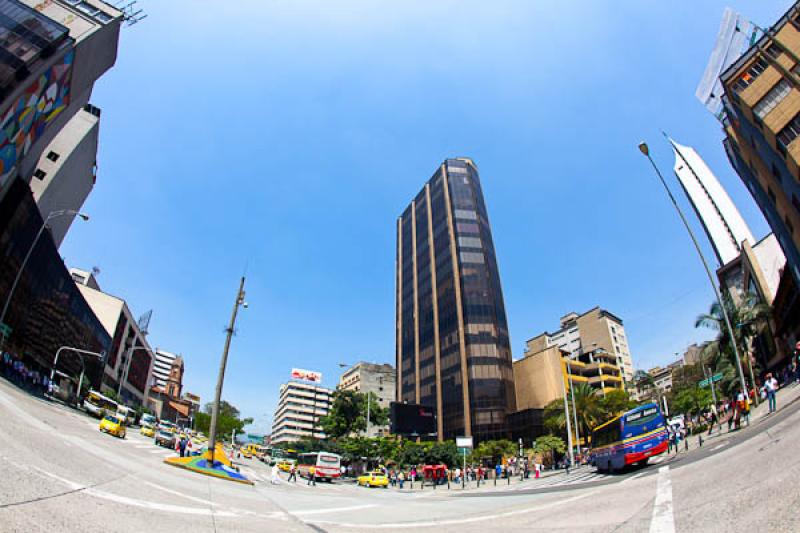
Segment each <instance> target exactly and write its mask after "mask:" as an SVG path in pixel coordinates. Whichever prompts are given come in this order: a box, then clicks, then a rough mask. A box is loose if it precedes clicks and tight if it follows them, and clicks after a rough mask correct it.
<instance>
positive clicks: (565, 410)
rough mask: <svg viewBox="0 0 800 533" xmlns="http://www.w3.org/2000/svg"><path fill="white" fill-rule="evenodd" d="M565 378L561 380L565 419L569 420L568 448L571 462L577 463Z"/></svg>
mask: <svg viewBox="0 0 800 533" xmlns="http://www.w3.org/2000/svg"><path fill="white" fill-rule="evenodd" d="M565 381H566V380H565V379H562V380H561V391H562V392H563V393H564V419H565V420H566V422H567V450H569V464H570V465H571V466H573V465H575V456H574V455H573V454H572V427H571V425H572V424H570V422H569V408H568V407H567V387H566V385H565Z"/></svg>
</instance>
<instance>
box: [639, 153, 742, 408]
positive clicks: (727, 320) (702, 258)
mask: <svg viewBox="0 0 800 533" xmlns="http://www.w3.org/2000/svg"><path fill="white" fill-rule="evenodd" d="M639 151H640V152H642V154H643V155H644V156H645V157H646V158H647V159H648V161H650V164H651V165H652V166H653V170H655V172H656V175H657V176H658V179H659V180H660V181H661V185H663V186H664V190H666V191H667V195H668V196H669V199H670V201H671V202H672V205H673V206H674V207H675V210H676V211H677V212H678V216H680V218H681V222H683V225H684V227H685V228H686V231H687V232H688V233H689V237H690V238H691V239H692V244H693V245H694V248H695V250H696V251H697V255H698V256H700V261H701V262H702V263H703V268H704V269H705V271H706V275H707V276H708V281H709V282H710V283H711V288H712V289H714V296H715V297H716V299H717V303H718V304H719V307H720V310H721V312H722V316H723V318H724V320H725V329H726V331H727V332H728V336H729V337H730V339H731V344H732V345H733V351H734V354H735V357H736V370H737V371H738V373H739V382H740V385H741V387H742V392H743V393H744V394H746V395H747V394H748V390H747V383H746V382H745V379H744V372H743V371H742V360H741V357H740V356H739V347H738V346H737V345H736V336H735V335H734V334H733V326H731V319H730V317H729V316H728V310H727V309H726V307H725V305H724V303H723V301H722V295H720V292H719V289H718V288H717V284H716V283H715V282H714V276H713V275H712V274H711V269H710V268H709V267H708V263H707V262H706V258H705V256H704V255H703V251H702V250H701V249H700V244H699V243H698V242H697V238H696V237H695V236H694V232H693V231H692V228H691V227H690V226H689V222H688V221H687V220H686V217H685V216H684V214H683V211H681V208H680V207H679V206H678V202H677V201H675V197H674V196H673V195H672V191H671V190H670V188H669V187H668V186H667V182H666V181H665V180H664V176H662V175H661V171H660V170H658V167H657V166H656V163H655V161H653V158H652V157H651V156H650V149H649V148H648V146H647V143H645V142H640V143H639Z"/></svg>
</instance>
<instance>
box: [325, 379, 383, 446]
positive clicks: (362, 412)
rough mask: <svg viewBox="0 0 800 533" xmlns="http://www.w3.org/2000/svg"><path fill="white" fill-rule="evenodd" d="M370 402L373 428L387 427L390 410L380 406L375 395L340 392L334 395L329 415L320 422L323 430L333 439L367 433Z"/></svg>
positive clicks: (370, 417) (370, 416) (350, 391)
mask: <svg viewBox="0 0 800 533" xmlns="http://www.w3.org/2000/svg"><path fill="white" fill-rule="evenodd" d="M368 401H369V420H370V424H371V425H372V427H375V426H384V425H386V424H387V423H388V422H389V409H387V408H385V407H381V406H380V404H379V403H378V399H377V396H375V393H372V392H370V393H369V394H368V395H367V394H362V393H360V392H356V391H352V390H338V391H336V392H334V393H333V405H332V406H331V409H330V411H329V412H328V415H327V416H323V417H321V418H320V420H319V423H320V426H322V430H323V431H324V432H325V434H326V435H328V436H330V437H333V438H339V437H345V436H348V435H353V434H357V433H360V432H362V431H365V430H366V429H367V402H368Z"/></svg>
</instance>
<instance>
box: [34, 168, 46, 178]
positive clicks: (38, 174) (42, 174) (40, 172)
mask: <svg viewBox="0 0 800 533" xmlns="http://www.w3.org/2000/svg"><path fill="white" fill-rule="evenodd" d="M45 176H47V172H45V171H44V170H42V169H41V168H37V169H36V172H34V173H33V177H34V178H38V179H40V180H43V179H44V177H45Z"/></svg>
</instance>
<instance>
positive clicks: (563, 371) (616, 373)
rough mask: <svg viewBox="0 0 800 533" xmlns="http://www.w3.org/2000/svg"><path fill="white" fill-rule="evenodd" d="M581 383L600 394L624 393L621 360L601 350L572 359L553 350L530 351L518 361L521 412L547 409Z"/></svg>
mask: <svg viewBox="0 0 800 533" xmlns="http://www.w3.org/2000/svg"><path fill="white" fill-rule="evenodd" d="M580 383H586V384H589V385H590V386H591V387H592V388H594V389H596V390H597V391H598V393H599V394H605V393H607V392H609V391H612V390H619V389H622V388H623V378H622V369H621V368H620V367H619V366H618V365H617V357H616V356H615V355H613V354H611V353H609V352H606V351H604V350H602V349H597V350H595V351H594V352H588V353H584V354H581V355H579V356H578V358H572V357H571V356H570V354H569V352H567V351H566V350H563V349H561V348H559V347H558V346H549V347H548V348H545V349H544V350H540V351H532V350H529V351H526V352H525V357H523V358H522V359H519V360H517V361H514V385H515V390H516V393H517V408H518V409H519V410H523V409H543V408H544V407H545V406H546V405H547V404H548V403H550V402H552V401H553V400H557V399H560V398H563V397H564V393H565V392H567V393H569V389H570V387H571V386H573V385H578V384H580Z"/></svg>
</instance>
